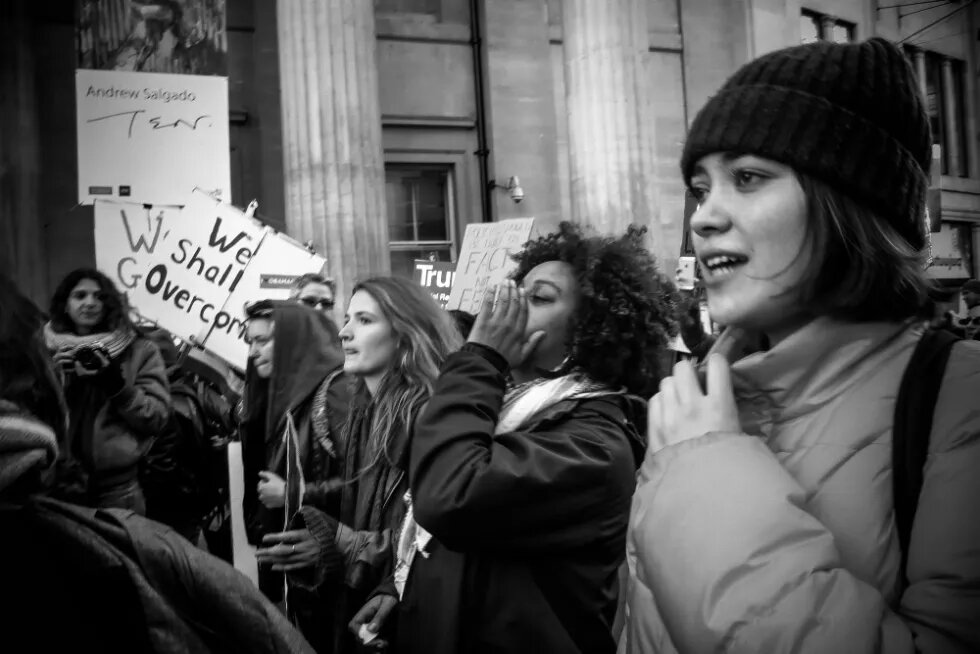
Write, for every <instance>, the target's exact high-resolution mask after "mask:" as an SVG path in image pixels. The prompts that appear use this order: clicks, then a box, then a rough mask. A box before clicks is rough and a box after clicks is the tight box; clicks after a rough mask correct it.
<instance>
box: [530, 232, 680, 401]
mask: <svg viewBox="0 0 980 654" xmlns="http://www.w3.org/2000/svg"><path fill="white" fill-rule="evenodd" d="M645 233H646V228H645V227H640V226H637V225H630V227H629V228H628V229H627V230H626V233H625V234H624V235H622V236H620V237H618V238H609V237H601V236H590V235H586V234H585V233H584V231H583V229H582V228H581V227H579V226H577V225H575V224H573V223H570V222H567V221H566V222H562V223H561V225H559V228H558V231H557V232H554V233H551V234H548V235H546V236H542V237H541V238H538V239H536V240H533V241H529V242H528V243H526V244H525V246H524V249H523V250H522V251H521V252H519V253H518V254H516V255H514V257H513V258H514V260H515V261H517V269H516V270H515V271H514V272H513V273H512V275H511V277H512V278H513V279H514V280H515V281H516V282H518V283H520V282H522V281H523V280H524V277H525V276H527V274H528V273H529V272H530V271H531V269H533V268H534V267H536V266H538V265H540V264H542V263H546V262H548V261H563V262H565V263H568V264H570V265H571V266H572V268H573V269H574V271H575V277H576V279H577V280H578V283H579V287H580V292H581V296H580V298H579V306H578V309H577V310H576V315H575V318H574V321H575V324H574V327H573V328H572V330H571V332H570V342H569V343H568V352H569V356H568V359H567V361H566V363H565V364H564V365H563V366H562V367H561V368H560V369H559V370H556V371H555V374H557V375H562V374H566V373H568V372H569V371H570V370H572V369H573V368H578V369H580V370H583V371H584V372H586V373H587V374H588V375H589V376H590V377H592V378H593V379H595V380H596V381H601V382H605V383H607V384H610V385H612V386H625V387H626V389H627V390H628V391H629V392H631V393H636V394H638V395H642V396H644V397H646V396H648V395H650V394H652V393H654V392H656V390H657V388H658V387H659V385H660V379H661V375H662V371H661V357H662V356H663V354H664V352H665V350H666V348H667V346H668V342H669V339H670V337H671V336H673V335H674V334H676V333H677V327H676V324H675V321H674V316H675V305H676V292H675V290H674V287H673V285H672V284H671V283H670V281H669V280H668V279H667V278H666V277H664V276H663V275H661V274H660V272H659V271H658V270H657V266H656V262H655V261H654V258H653V255H651V254H650V252H649V251H647V249H646V248H645V247H644V246H643V235H644V234H645Z"/></svg>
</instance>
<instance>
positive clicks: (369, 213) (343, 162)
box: [276, 0, 391, 315]
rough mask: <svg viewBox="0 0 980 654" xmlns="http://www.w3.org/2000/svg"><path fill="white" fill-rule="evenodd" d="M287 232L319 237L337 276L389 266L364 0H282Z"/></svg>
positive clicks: (350, 278) (344, 285)
mask: <svg viewBox="0 0 980 654" xmlns="http://www.w3.org/2000/svg"><path fill="white" fill-rule="evenodd" d="M276 18H277V34H278V37H279V39H278V40H279V67H280V74H281V79H282V84H281V86H282V126H283V161H284V168H285V171H284V172H285V206H286V230H287V232H288V233H289V234H290V236H292V237H293V238H296V239H299V240H301V241H304V242H306V241H310V240H311V241H313V245H314V247H315V248H316V250H317V251H318V252H320V253H321V254H324V255H325V256H326V257H327V263H328V267H329V271H330V274H331V275H332V276H333V277H334V278H335V279H336V280H337V297H338V315H340V314H342V312H343V307H342V306H341V305H344V306H346V302H347V299H348V297H349V296H350V291H351V288H352V287H353V284H354V282H355V281H356V280H357V279H358V278H362V277H365V276H367V275H369V274H372V273H388V272H389V270H390V268H391V265H390V260H389V257H388V222H387V213H386V210H385V188H384V184H385V177H384V157H383V155H382V150H381V147H382V146H381V109H380V106H379V98H378V69H377V61H376V53H375V50H376V39H375V31H374V3H373V2H366V1H365V0H329V1H326V2H324V1H323V0H279V1H278V2H277V12H276Z"/></svg>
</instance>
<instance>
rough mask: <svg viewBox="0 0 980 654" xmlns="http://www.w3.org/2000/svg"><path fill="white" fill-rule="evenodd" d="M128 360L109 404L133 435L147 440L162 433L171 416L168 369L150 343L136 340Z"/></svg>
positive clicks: (155, 348)
mask: <svg viewBox="0 0 980 654" xmlns="http://www.w3.org/2000/svg"><path fill="white" fill-rule="evenodd" d="M130 356H131V357H132V360H131V361H130V362H128V363H129V366H128V367H126V368H124V370H125V372H124V375H123V376H124V383H123V386H122V388H121V389H120V390H119V391H118V392H117V393H116V394H114V395H113V396H112V397H111V398H110V401H111V402H112V405H113V407H114V409H115V411H116V412H117V413H118V414H119V416H120V417H121V418H122V419H123V421H125V423H126V424H127V425H128V426H129V428H130V429H131V430H132V431H133V434H134V435H136V436H138V437H143V438H149V437H151V436H155V435H156V434H159V433H160V432H162V431H163V430H164V428H165V427H166V425H167V420H168V419H169V416H170V386H169V384H168V383H167V369H166V367H165V366H164V364H163V358H162V357H161V356H160V351H159V350H157V347H156V346H155V345H153V344H152V343H150V342H149V341H144V340H141V339H139V340H137V341H136V342H135V343H134V344H133V348H132V350H131V355H130Z"/></svg>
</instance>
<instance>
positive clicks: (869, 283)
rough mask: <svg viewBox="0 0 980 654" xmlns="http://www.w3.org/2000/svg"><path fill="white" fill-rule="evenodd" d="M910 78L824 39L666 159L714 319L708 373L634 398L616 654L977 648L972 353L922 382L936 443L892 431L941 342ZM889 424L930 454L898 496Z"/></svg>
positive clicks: (926, 163) (765, 73)
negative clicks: (684, 192) (689, 212)
mask: <svg viewBox="0 0 980 654" xmlns="http://www.w3.org/2000/svg"><path fill="white" fill-rule="evenodd" d="M921 81H922V80H916V78H915V75H914V73H913V71H912V69H911V67H910V66H909V63H908V62H907V60H906V57H905V54H904V53H903V52H902V50H901V49H899V48H898V47H896V46H895V45H894V44H892V43H890V42H888V41H886V40H884V39H881V38H873V39H870V40H868V41H866V42H863V43H847V44H838V43H828V42H823V41H821V42H818V43H811V44H807V45H802V46H796V47H792V48H787V49H783V50H779V51H776V52H772V53H769V54H766V55H764V56H762V57H760V58H758V59H756V60H754V61H752V62H749V63H748V64H746V65H745V66H743V67H742V68H741V69H740V70H739V71H737V72H736V73H735V74H734V75H733V76H732V77H731V78H730V79H729V80H728V81H727V82H726V83H725V85H724V86H723V87H722V88H721V90H720V91H719V92H718V93H717V94H716V95H714V96H713V97H712V98H711V99H710V100H709V101H708V103H707V104H706V105H705V107H704V108H703V109H702V110H701V111H700V112H699V114H698V115H697V117H696V118H695V120H694V122H693V124H692V126H691V131H690V133H689V134H688V139H687V142H686V144H685V147H684V152H683V155H682V157H681V171H682V174H683V176H684V180H685V182H686V183H687V185H688V188H689V189H690V192H691V193H692V195H693V196H694V198H695V199H696V200H697V202H698V208H697V211H696V212H695V213H694V215H693V216H692V217H691V231H692V234H691V239H692V241H693V244H694V249H695V251H696V252H697V256H698V258H699V260H700V264H701V270H702V271H703V274H704V285H705V288H706V290H707V298H708V307H709V310H710V312H711V316H712V318H713V319H714V320H716V321H718V322H719V323H721V324H724V325H726V330H725V331H724V332H723V333H722V334H721V335H720V336H719V338H718V340H717V342H716V343H715V345H714V347H713V349H712V352H711V353H709V355H708V358H707V365H706V371H705V372H706V385H704V384H703V383H702V380H701V379H699V376H698V371H697V370H695V368H694V367H693V366H692V365H691V364H690V363H688V362H682V363H679V364H677V366H675V368H674V374H673V376H672V377H670V378H668V379H666V380H664V382H663V383H662V384H661V386H660V392H659V393H658V394H657V396H656V397H654V398H653V399H652V400H651V401H650V412H649V422H650V430H649V433H648V440H649V445H648V451H647V455H646V458H645V461H644V463H643V466H642V468H641V473H640V480H639V483H638V488H637V492H636V497H635V499H634V501H633V507H632V516H631V519H630V538H629V544H628V551H627V558H628V560H629V564H630V572H631V580H630V587H629V601H628V607H629V618H628V626H627V629H626V634H627V642H626V643H625V645H626V647H625V649H626V650H627V651H628V652H630V653H632V654H669V653H671V652H721V651H724V652H731V653H733V654H735V653H742V652H745V653H748V652H753V653H754V652H796V653H797V654H817V653H820V654H825V653H827V652H848V653H849V654H870V653H872V652H874V653H879V652H880V653H883V654H906V653H907V654H911V653H912V652H921V653H923V654H940V653H942V654H967V653H968V652H980V520H978V519H977V517H978V516H980V475H978V474H977V471H978V470H980V411H978V410H977V407H978V406H980V404H978V397H980V395H978V394H980V344H977V343H976V342H974V341H958V342H952V344H951V346H950V345H947V347H951V349H947V350H946V351H947V352H948V353H949V359H948V362H947V364H946V366H945V369H944V370H943V371H942V372H941V375H940V376H941V379H940V380H935V381H931V380H930V381H929V382H928V384H930V386H929V387H928V388H920V389H918V390H917V395H922V394H925V393H927V392H928V391H931V390H934V389H935V390H937V391H938V399H937V401H936V404H935V412H934V414H933V416H932V424H931V432H930V433H921V432H919V433H914V432H917V431H918V427H917V426H915V425H911V426H910V425H904V424H903V425H897V424H896V416H897V417H898V419H901V420H909V419H910V418H909V417H908V416H903V415H902V414H900V413H899V414H896V410H901V409H903V407H902V406H896V405H897V398H898V396H899V392H900V388H901V387H902V386H903V383H902V380H903V379H904V378H905V375H906V373H907V371H908V370H910V368H909V366H910V362H911V361H913V353H915V352H917V351H919V350H917V348H918V347H919V345H920V344H921V343H922V342H923V338H925V337H928V338H929V339H930V340H929V341H925V343H927V344H929V343H931V342H932V339H933V334H932V332H929V333H928V334H927V333H926V330H925V325H926V323H925V320H924V319H923V318H922V316H923V314H924V311H923V309H924V307H925V306H927V302H928V300H929V292H930V287H931V286H932V282H931V281H930V280H929V278H928V277H927V275H926V271H925V260H926V256H925V255H926V253H927V251H928V246H927V241H926V235H927V231H926V230H927V226H926V224H925V223H926V213H925V197H926V189H927V187H928V185H929V167H930V163H931V158H932V157H931V154H932V148H933V145H932V144H933V140H932V137H931V135H930V130H929V117H928V115H927V112H926V108H925V106H924V101H923V97H922V93H921V91H920V88H921V87H920V86H919V82H921ZM759 335H762V336H763V337H764V340H765V343H764V344H763V346H762V347H761V348H756V350H755V351H753V352H751V353H748V354H744V355H741V356H737V357H736V356H732V354H733V353H734V352H736V351H737V350H738V349H740V347H739V346H740V344H742V343H745V342H747V341H758V340H759ZM940 338H943V336H942V334H940ZM920 352H921V351H920ZM912 373H913V374H918V373H916V369H913V370H912ZM913 381H915V379H914V378H913ZM925 384H926V382H923V386H925ZM906 388H907V387H906ZM914 399H916V400H917V399H919V398H918V397H916V398H914ZM902 428H905V429H906V430H911V431H913V433H911V434H909V435H908V437H907V439H906V440H905V441H904V445H905V446H908V445H909V444H910V443H911V444H915V445H916V446H921V445H922V444H924V443H927V444H928V453H927V454H928V456H926V454H925V453H923V455H922V461H921V462H919V463H918V464H917V468H915V469H911V470H908V471H907V472H908V473H909V474H910V475H914V474H919V475H921V479H922V485H921V492H920V493H918V497H917V498H916V499H912V500H909V499H907V498H908V495H909V493H907V492H901V490H902V489H901V480H902V479H904V478H905V475H904V474H902V471H901V469H900V468H898V466H896V465H893V461H894V460H895V459H893V457H895V458H897V459H898V463H899V465H901V463H902V458H903V457H902V454H903V453H904V452H905V451H906V450H905V449H904V448H903V443H898V442H897V441H896V439H895V438H894V435H895V434H896V433H902V432H899V431H898V430H899V429H902ZM926 429H927V430H928V427H927V428H926ZM896 449H898V452H897V453H896V452H895V451H894V450H896ZM896 455H897V456H896ZM896 479H898V480H899V481H898V482H897V483H896ZM906 490H907V488H906ZM896 491H899V492H896ZM909 504H911V505H912V506H911V508H912V509H913V510H915V513H914V520H913V521H912V522H911V527H910V529H909V531H904V530H902V529H901V528H900V526H899V525H900V524H901V525H905V524H907V522H906V521H905V519H904V518H898V515H899V510H901V509H903V508H904V507H907V506H909ZM916 506H917V509H916ZM902 515H903V516H906V515H908V514H907V513H905V512H904V511H902ZM902 534H905V535H908V536H909V539H908V542H907V543H906V542H903V541H904V540H905V536H904V535H902Z"/></svg>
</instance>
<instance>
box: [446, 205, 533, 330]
mask: <svg viewBox="0 0 980 654" xmlns="http://www.w3.org/2000/svg"><path fill="white" fill-rule="evenodd" d="M533 228H534V219H533V218H510V219H508V220H501V221H499V222H495V223H471V224H470V225H467V226H466V234H464V235H463V245H462V247H461V248H460V253H459V259H458V260H457V262H456V276H455V279H454V280H453V288H452V291H451V292H450V294H449V300H448V301H447V302H446V308H447V309H460V310H462V311H466V312H468V313H472V314H474V315H476V314H477V313H479V312H480V304H481V302H482V301H483V294H484V292H486V290H487V289H488V288H491V287H492V286H493V285H494V284H499V283H500V282H502V281H504V279H506V278H507V275H508V274H509V273H510V272H511V271H512V270H513V269H514V267H515V265H516V264H515V263H514V261H513V260H512V259H511V258H510V255H512V254H514V253H515V252H518V251H519V250H520V249H521V247H522V246H523V245H524V243H526V242H527V240H528V239H529V238H530V236H531V230H532V229H533Z"/></svg>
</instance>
